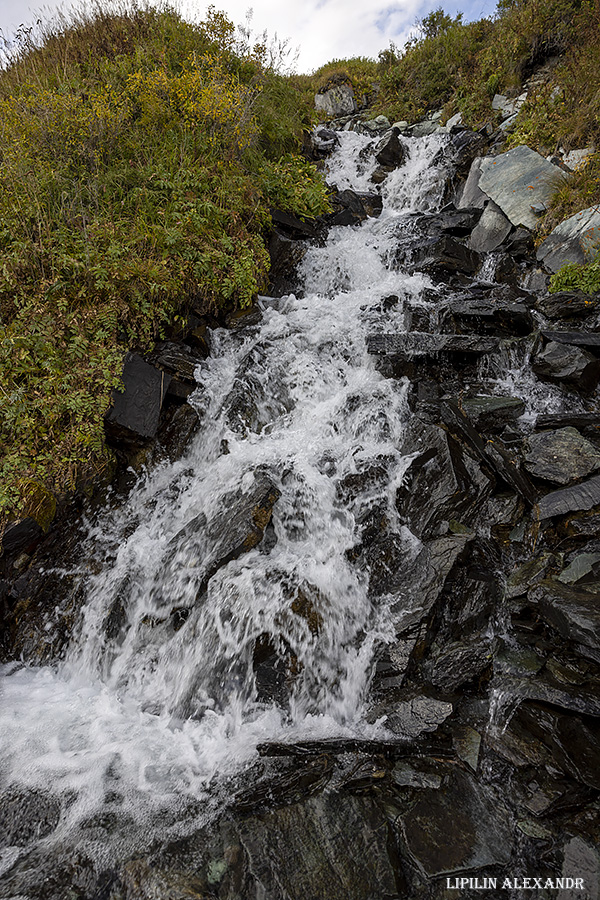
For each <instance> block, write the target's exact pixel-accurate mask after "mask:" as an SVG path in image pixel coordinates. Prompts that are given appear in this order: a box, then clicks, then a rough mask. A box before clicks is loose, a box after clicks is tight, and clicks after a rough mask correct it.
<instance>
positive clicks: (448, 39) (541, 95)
mask: <svg viewBox="0 0 600 900" xmlns="http://www.w3.org/2000/svg"><path fill="white" fill-rule="evenodd" d="M598 35H600V0H500V3H499V5H498V9H497V13H496V16H495V17H494V18H493V19H484V20H481V21H479V22H472V23H463V21H462V19H461V16H460V15H459V16H457V17H455V18H452V17H451V16H449V15H447V14H446V13H445V12H444V11H443V10H442V9H441V8H439V9H437V10H435V11H433V12H432V13H430V14H429V15H428V16H427V17H425V18H424V19H423V20H422V21H421V22H420V23H419V27H418V31H417V34H416V35H415V37H414V38H413V39H411V40H410V41H409V43H408V44H407V46H406V47H404V48H401V49H399V48H397V47H395V46H394V45H390V47H389V48H387V49H385V50H382V52H381V53H380V54H379V58H378V59H377V60H374V59H367V58H363V57H360V58H355V59H349V60H333V61H332V62H330V63H328V64H327V65H326V66H323V67H321V68H320V69H319V70H318V71H317V72H315V73H313V74H312V75H287V74H283V72H282V69H283V63H284V62H285V51H286V47H285V44H284V45H281V44H279V45H278V44H277V43H276V42H275V43H273V42H271V43H269V41H268V40H267V39H266V37H265V36H262V37H261V38H260V39H258V40H257V39H253V38H252V35H251V31H250V29H249V28H245V29H244V28H241V29H240V28H238V29H236V28H235V27H234V24H233V23H232V22H231V21H230V20H229V19H228V17H227V16H226V15H225V14H224V13H221V12H217V11H216V10H215V9H214V8H212V7H211V8H209V10H208V13H207V15H206V19H205V21H203V22H201V23H200V24H190V23H188V22H185V21H184V20H183V19H182V17H181V16H180V15H179V14H178V12H177V11H176V10H175V9H173V8H171V7H169V6H163V7H161V8H156V7H149V6H146V5H143V3H142V2H140V0H131V2H127V5H125V6H123V7H122V8H120V9H118V10H117V11H115V7H112V8H111V11H107V10H106V9H105V8H103V6H102V5H98V6H96V7H93V8H92V9H91V11H90V12H86V13H83V12H81V13H73V14H71V16H70V17H69V18H64V17H62V16H59V17H58V18H57V19H55V20H53V21H52V22H51V23H49V24H45V25H41V27H40V28H36V29H27V28H22V29H21V30H20V32H19V35H18V42H17V45H16V50H14V51H13V52H12V53H11V54H10V56H9V57H8V58H7V59H5V60H4V65H3V67H2V69H1V71H0V155H1V162H2V164H1V167H0V180H1V187H2V190H1V191H0V251H1V265H0V526H1V524H2V520H3V519H4V520H5V519H6V516H15V515H23V514H32V515H34V516H36V517H37V518H38V519H40V520H42V521H47V519H48V517H49V516H50V515H51V514H52V508H53V502H54V501H53V498H54V497H56V496H60V495H61V494H64V493H65V492H68V491H69V490H72V489H73V488H74V487H75V486H76V485H77V484H79V483H81V481H82V480H84V479H86V478H87V477H89V476H90V475H94V474H95V473H98V472H100V471H102V470H103V468H105V467H106V466H107V464H108V463H109V461H110V454H109V453H108V451H107V449H106V447H105V444H104V432H103V416H104V414H105V412H106V410H107V408H108V405H109V403H110V396H111V391H112V390H113V389H114V388H115V387H118V386H119V380H120V373H121V365H122V358H123V354H124V352H125V351H126V350H127V349H141V350H144V349H146V348H149V347H150V346H151V345H152V343H153V342H154V341H155V340H156V339H157V338H159V337H161V336H162V335H164V334H169V333H172V332H173V329H176V328H178V327H183V325H184V324H185V320H186V317H187V316H188V314H189V311H190V309H191V308H192V307H193V308H194V309H195V310H198V309H200V310H202V309H205V310H207V311H213V312H214V311H227V310H232V309H234V308H236V307H238V308H239V307H244V306H246V305H248V304H249V303H250V301H251V299H252V297H253V296H254V295H255V294H256V293H257V292H259V291H260V290H261V289H264V287H265V285H266V283H267V278H268V269H269V259H268V254H267V252H266V249H265V241H266V238H267V237H268V233H269V228H270V225H271V218H270V213H269V209H270V207H271V206H277V207H279V208H282V209H285V210H288V211H290V212H293V213H295V214H297V215H300V216H304V217H307V218H310V217H313V216H315V215H318V214H319V213H321V212H323V211H325V210H326V209H327V196H326V190H325V187H324V184H323V181H322V178H321V176H320V175H319V174H318V173H317V172H316V170H315V169H314V168H313V167H312V166H311V165H309V164H308V163H307V162H306V161H304V160H303V159H302V158H301V157H300V155H299V153H298V151H299V147H300V141H301V136H302V130H303V128H305V127H307V126H310V125H311V124H312V123H313V122H314V121H315V113H314V106H313V97H314V93H315V92H316V91H319V90H324V89H326V88H327V87H328V86H329V85H331V84H333V83H340V82H344V81H348V82H350V83H351V84H352V85H353V88H354V93H355V96H356V98H357V99H358V100H359V102H362V105H363V106H365V107H367V108H368V110H369V111H370V113H371V114H372V115H373V116H375V115H378V114H381V113H383V114H385V115H387V116H388V118H389V119H390V121H392V122H393V121H397V120H400V119H405V120H408V121H409V122H413V121H416V120H417V119H419V118H421V117H422V116H424V115H425V114H426V113H427V112H428V111H431V110H434V109H439V108H443V110H444V119H447V118H449V117H450V116H451V115H453V114H454V113H457V112H460V113H461V115H462V120H463V123H464V124H466V125H469V126H471V127H473V128H479V127H482V126H484V125H486V124H488V123H491V124H492V125H497V124H498V121H499V119H498V114H497V113H496V112H495V111H494V110H493V108H492V99H493V97H494V95H495V94H496V93H505V94H508V95H509V96H516V95H518V94H519V93H520V92H521V90H522V88H523V85H524V84H525V82H526V81H527V79H528V78H529V77H530V76H531V75H532V74H533V73H534V72H537V71H539V68H540V67H541V66H544V67H545V75H544V79H543V80H542V81H541V82H540V83H539V84H538V86H537V87H530V90H529V96H528V99H527V102H526V103H525V104H524V106H523V107H522V109H521V110H520V112H519V115H518V118H517V120H516V122H515V123H514V125H513V129H512V131H511V132H510V133H509V135H508V140H507V144H506V146H507V147H511V146H516V145H518V144H520V143H527V144H528V145H529V146H530V147H532V148H533V149H537V150H539V151H540V152H541V153H543V154H544V155H546V154H548V153H552V152H555V151H556V150H557V148H558V147H562V148H564V149H566V150H568V149H570V148H574V147H584V146H586V145H595V146H596V147H598V146H599V145H600V74H599V73H600V39H599V37H598ZM599 202H600V153H598V152H596V153H594V154H592V156H591V157H590V158H589V160H588V161H587V163H586V164H584V165H582V166H581V167H579V168H578V170H577V172H576V173H575V175H574V177H572V178H571V179H569V180H565V182H564V184H563V185H561V187H560V188H559V189H558V190H557V193H556V195H555V198H554V201H553V203H552V205H551V208H550V210H549V212H548V214H547V215H546V217H545V219H544V220H543V221H542V222H541V227H540V235H539V236H540V237H541V236H542V235H543V234H545V233H547V232H548V231H549V230H550V229H551V228H552V227H554V225H556V224H557V223H558V222H559V221H561V220H562V219H563V218H565V217H566V216H568V215H571V214H572V213H574V212H577V211H578V210H580V209H583V208H586V207H588V206H591V205H593V204H594V203H599ZM561 277H562V282H561V281H560V279H559V280H558V281H556V280H555V284H559V286H560V285H562V286H567V285H580V286H584V287H586V289H591V288H594V286H596V285H598V283H599V279H600V275H599V274H598V265H596V266H595V267H592V268H591V269H589V268H588V269H587V270H586V271H584V272H581V271H580V270H578V269H573V268H572V269H571V270H570V271H569V272H567V273H563V275H562V276H561Z"/></svg>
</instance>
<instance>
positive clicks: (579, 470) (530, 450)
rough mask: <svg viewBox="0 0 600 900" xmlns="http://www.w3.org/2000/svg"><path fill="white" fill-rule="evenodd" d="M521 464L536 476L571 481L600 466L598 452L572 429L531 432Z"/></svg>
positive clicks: (556, 481) (555, 480)
mask: <svg viewBox="0 0 600 900" xmlns="http://www.w3.org/2000/svg"><path fill="white" fill-rule="evenodd" d="M524 465H525V468H526V469H527V471H528V472H530V473H531V474H532V475H535V476H536V477H537V478H544V479H545V480H546V481H551V482H553V483H554V484H570V483H571V482H573V481H578V480H579V479H580V478H585V477H586V476H587V475H591V474H592V472H596V471H597V470H598V469H600V452H599V451H598V450H596V448H595V447H594V446H593V444H590V442H589V441H587V440H586V439H585V438H584V437H582V436H581V435H580V434H579V432H578V431H577V430H576V429H575V428H561V429H560V430H559V431H545V432H542V433H541V434H532V435H531V436H530V437H529V438H528V439H527V452H526V455H525V462H524Z"/></svg>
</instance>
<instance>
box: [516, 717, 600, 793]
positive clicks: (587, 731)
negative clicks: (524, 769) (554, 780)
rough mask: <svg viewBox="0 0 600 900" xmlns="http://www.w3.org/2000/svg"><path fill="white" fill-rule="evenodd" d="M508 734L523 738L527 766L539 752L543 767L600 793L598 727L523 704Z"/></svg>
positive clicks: (521, 745) (599, 741)
mask: <svg viewBox="0 0 600 900" xmlns="http://www.w3.org/2000/svg"><path fill="white" fill-rule="evenodd" d="M509 732H513V733H516V734H517V735H520V736H522V740H521V743H520V749H521V751H522V752H523V751H524V752H525V753H526V754H527V756H526V757H525V761H526V762H528V761H529V760H528V758H527V757H528V756H529V754H530V753H531V752H532V751H533V753H534V754H535V752H536V750H539V751H541V756H542V759H543V764H545V765H547V766H548V765H549V766H552V767H553V768H555V769H558V770H559V771H562V772H565V773H567V774H569V775H571V776H572V777H573V778H575V779H576V780H577V781H579V782H581V783H582V784H585V785H587V786H588V787H590V788H592V789H593V790H599V789H600V726H598V725H597V724H594V725H592V724H590V723H589V720H588V721H587V722H585V721H584V720H582V719H581V718H580V717H579V716H575V715H572V714H565V713H562V712H560V711H557V710H555V709H553V708H551V707H548V706H545V705H543V704H535V703H530V702H524V703H522V704H521V706H520V707H519V709H518V710H517V713H516V715H515V716H514V717H513V719H511V722H510V726H509ZM532 738H533V739H532ZM523 739H524V740H523ZM536 745H537V746H536ZM539 755H540V754H539V753H538V757H539ZM540 761H541V760H540ZM538 765H539V763H538Z"/></svg>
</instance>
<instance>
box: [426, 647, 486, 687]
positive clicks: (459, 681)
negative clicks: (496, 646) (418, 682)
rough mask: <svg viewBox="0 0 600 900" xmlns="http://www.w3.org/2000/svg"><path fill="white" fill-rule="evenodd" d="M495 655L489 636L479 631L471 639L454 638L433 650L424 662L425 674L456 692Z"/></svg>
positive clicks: (431, 680) (437, 685)
mask: <svg viewBox="0 0 600 900" xmlns="http://www.w3.org/2000/svg"><path fill="white" fill-rule="evenodd" d="M492 659H493V654H492V647H491V644H490V640H489V638H487V637H486V636H485V635H481V634H477V635H475V636H473V637H470V638H469V639H468V640H463V641H452V642H450V643H449V644H447V645H445V646H443V647H442V648H441V649H439V648H438V650H437V652H431V653H430V655H429V657H428V659H427V660H426V662H425V663H424V664H423V675H424V676H425V678H426V679H427V681H429V683H430V684H432V685H433V686H434V687H436V688H438V689H439V690H441V691H444V692H447V693H453V692H454V691H455V690H456V689H457V688H459V687H460V686H461V685H463V684H465V683H466V682H468V681H472V679H473V678H476V677H478V676H479V675H481V674H482V673H483V672H484V671H485V669H486V668H487V667H488V666H489V665H490V663H491V662H492Z"/></svg>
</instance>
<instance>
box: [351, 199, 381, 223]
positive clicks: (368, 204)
mask: <svg viewBox="0 0 600 900" xmlns="http://www.w3.org/2000/svg"><path fill="white" fill-rule="evenodd" d="M357 197H358V198H359V200H360V202H361V203H362V205H363V208H364V209H365V211H366V213H367V215H368V216H371V218H374V219H376V218H377V217H378V216H380V215H381V211H382V209H383V198H382V196H381V194H363V193H360V194H357Z"/></svg>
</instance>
